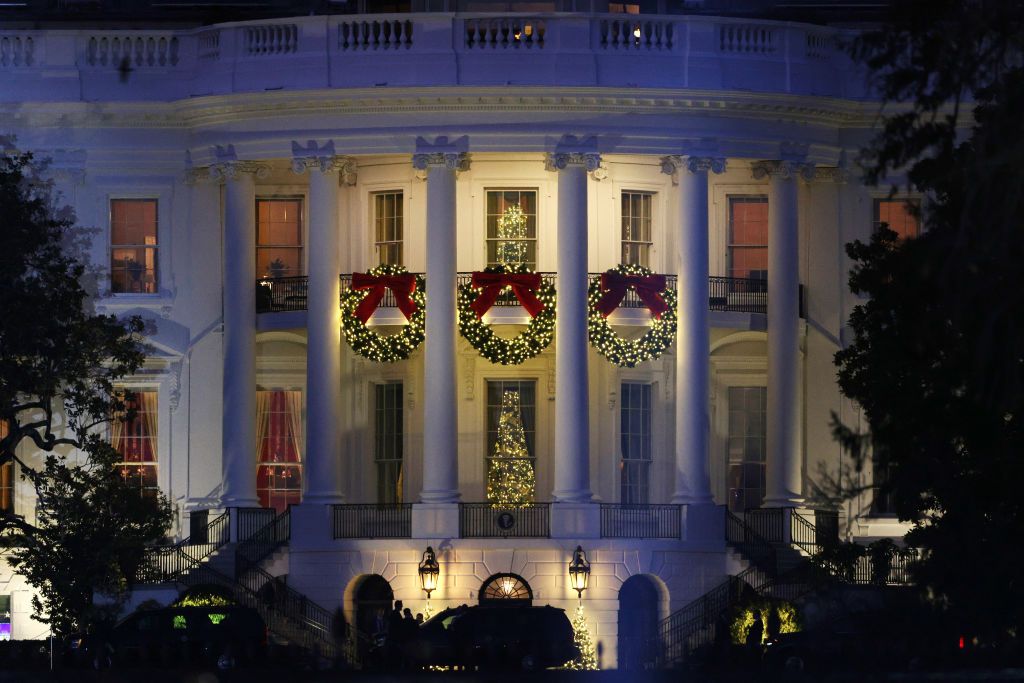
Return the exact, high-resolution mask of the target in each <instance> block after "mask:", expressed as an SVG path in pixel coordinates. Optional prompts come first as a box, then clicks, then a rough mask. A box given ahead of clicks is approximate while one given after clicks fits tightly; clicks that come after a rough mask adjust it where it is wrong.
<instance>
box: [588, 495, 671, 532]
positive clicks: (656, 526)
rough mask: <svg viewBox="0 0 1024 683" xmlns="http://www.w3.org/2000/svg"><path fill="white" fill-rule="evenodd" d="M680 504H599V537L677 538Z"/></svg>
mask: <svg viewBox="0 0 1024 683" xmlns="http://www.w3.org/2000/svg"><path fill="white" fill-rule="evenodd" d="M681 511H682V506H681V505H646V504H644V505H640V504H636V505H631V504H626V503H623V504H612V503H602V504H601V538H679V537H680V533H681V531H682V514H681Z"/></svg>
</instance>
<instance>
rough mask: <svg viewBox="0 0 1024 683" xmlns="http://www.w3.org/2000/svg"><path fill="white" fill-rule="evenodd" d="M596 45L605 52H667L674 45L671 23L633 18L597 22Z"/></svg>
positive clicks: (672, 25)
mask: <svg viewBox="0 0 1024 683" xmlns="http://www.w3.org/2000/svg"><path fill="white" fill-rule="evenodd" d="M597 30H598V45H599V46H600V47H601V48H602V49H605V50H648V51H669V50H671V49H672V47H673V45H674V38H675V25H674V23H673V22H672V21H665V20H657V19H654V20H652V19H649V18H642V17H640V16H634V17H631V18H628V19H618V18H609V19H601V20H599V21H598V22H597Z"/></svg>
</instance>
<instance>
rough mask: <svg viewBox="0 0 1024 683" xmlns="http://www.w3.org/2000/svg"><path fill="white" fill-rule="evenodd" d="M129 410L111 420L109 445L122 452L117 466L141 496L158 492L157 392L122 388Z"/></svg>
mask: <svg viewBox="0 0 1024 683" xmlns="http://www.w3.org/2000/svg"><path fill="white" fill-rule="evenodd" d="M123 400H124V403H125V406H126V407H127V409H128V412H127V413H125V414H122V415H115V416H114V418H113V419H112V420H111V421H110V444H111V445H112V446H113V447H114V449H115V450H116V451H117V452H118V453H120V454H121V462H119V463H118V464H117V468H118V469H119V470H120V472H121V476H122V477H123V478H124V480H125V481H127V482H130V483H131V484H132V486H135V487H138V489H139V491H141V492H142V494H143V495H151V494H154V493H156V491H157V480H156V466H157V415H158V413H157V392H155V391H136V390H131V391H125V392H124V399H123Z"/></svg>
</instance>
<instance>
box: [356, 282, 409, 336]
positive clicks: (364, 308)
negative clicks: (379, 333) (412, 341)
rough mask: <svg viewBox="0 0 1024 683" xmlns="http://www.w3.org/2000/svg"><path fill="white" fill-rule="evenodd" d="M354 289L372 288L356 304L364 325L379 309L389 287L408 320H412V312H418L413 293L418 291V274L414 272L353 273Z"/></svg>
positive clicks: (357, 312) (358, 315) (357, 313)
mask: <svg viewBox="0 0 1024 683" xmlns="http://www.w3.org/2000/svg"><path fill="white" fill-rule="evenodd" d="M352 289H368V290H370V292H369V293H368V294H367V295H366V296H365V297H363V300H362V301H360V302H359V305H358V306H356V313H355V315H356V317H357V318H359V320H360V321H361V322H362V323H363V324H364V325H365V324H366V321H367V320H369V319H370V316H371V315H373V312H374V311H376V310H377V306H379V305H380V300H381V299H383V298H384V293H385V291H386V290H388V289H390V290H391V292H392V293H393V294H394V295H395V304H396V305H397V306H398V310H400V311H401V312H402V314H403V315H405V319H406V320H410V319H411V318H412V314H413V313H415V312H416V308H417V307H416V302H415V301H413V300H412V293H413V292H415V291H416V276H415V275H413V274H412V273H399V274H397V275H369V274H367V273H352Z"/></svg>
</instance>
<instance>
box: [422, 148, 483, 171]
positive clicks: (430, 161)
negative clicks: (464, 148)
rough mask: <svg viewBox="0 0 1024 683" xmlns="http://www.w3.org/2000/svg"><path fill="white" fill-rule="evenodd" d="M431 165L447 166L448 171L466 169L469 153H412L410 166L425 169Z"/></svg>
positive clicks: (467, 168)
mask: <svg viewBox="0 0 1024 683" xmlns="http://www.w3.org/2000/svg"><path fill="white" fill-rule="evenodd" d="M431 166H437V167H439V168H447V169H448V170H450V171H468V170H469V154H468V153H467V152H417V153H416V154H413V155H412V167H413V168H415V169H416V170H417V171H425V170H427V169H428V168H430V167H431Z"/></svg>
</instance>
